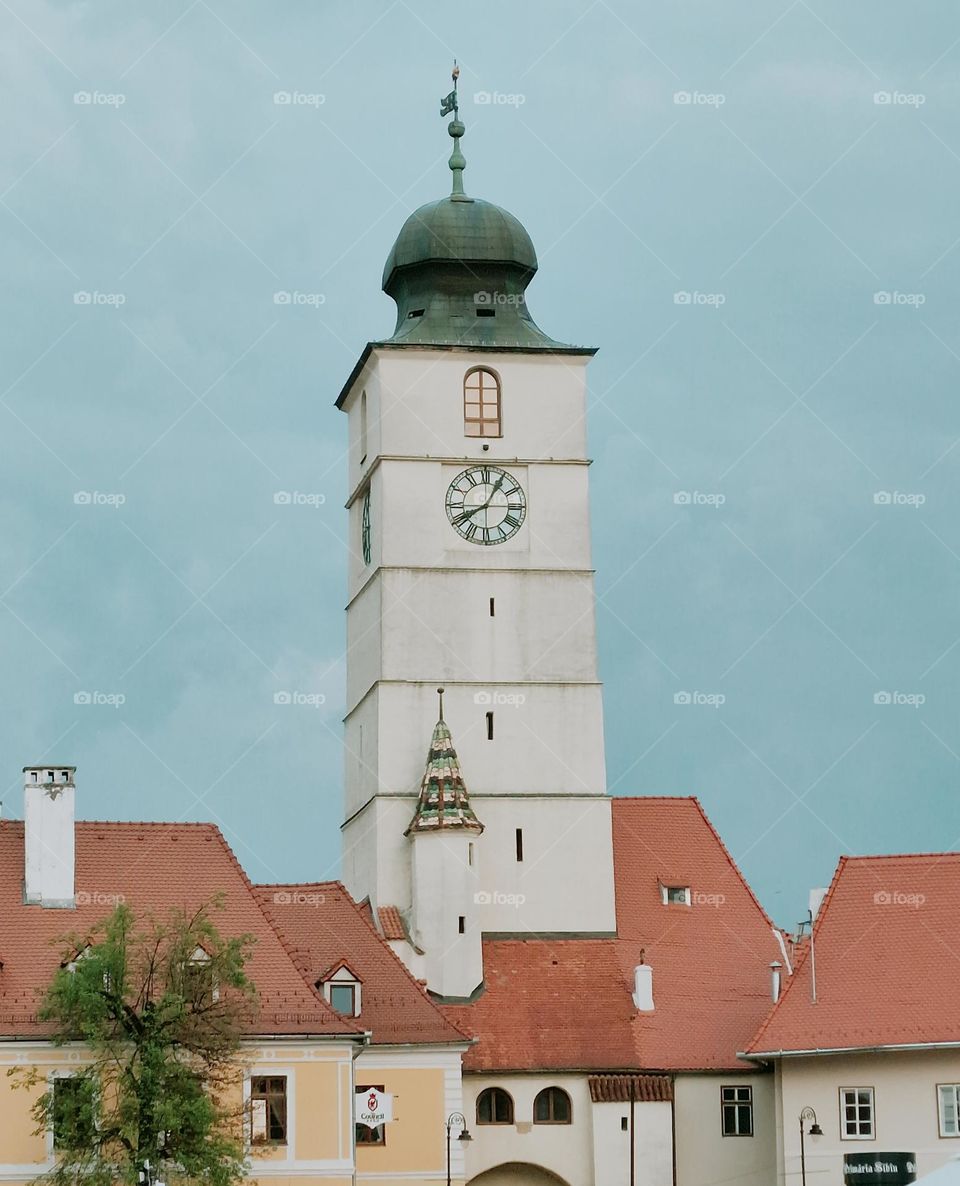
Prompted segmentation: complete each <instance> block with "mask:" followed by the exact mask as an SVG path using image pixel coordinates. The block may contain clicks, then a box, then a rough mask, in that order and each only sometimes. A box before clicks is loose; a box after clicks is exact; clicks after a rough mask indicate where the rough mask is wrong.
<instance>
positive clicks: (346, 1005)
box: [317, 964, 361, 1017]
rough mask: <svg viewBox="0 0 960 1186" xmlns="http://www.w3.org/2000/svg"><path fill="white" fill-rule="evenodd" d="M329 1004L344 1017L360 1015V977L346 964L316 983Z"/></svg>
mask: <svg viewBox="0 0 960 1186" xmlns="http://www.w3.org/2000/svg"><path fill="white" fill-rule="evenodd" d="M317 987H318V988H320V989H321V990H322V992H323V995H324V998H325V999H326V1001H327V1002H328V1003H329V1004H330V1006H331V1007H332V1008H334V1009H336V1011H337V1012H338V1013H340V1014H342V1015H343V1016H344V1017H359V1016H360V1005H361V1000H360V991H361V984H360V977H359V976H357V975H356V973H355V972H352V971H351V970H350V968H349V967H348V966H347V965H346V964H341V965H340V966H339V967H338V968H337V969H336V971H335V972H333V973H331V974H329V975H327V976H325V977H324V978H323V979H322V980H321V981H320V982H319V984H318V985H317Z"/></svg>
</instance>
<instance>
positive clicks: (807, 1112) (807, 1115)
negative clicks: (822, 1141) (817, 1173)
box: [800, 1108, 823, 1186]
mask: <svg viewBox="0 0 960 1186" xmlns="http://www.w3.org/2000/svg"><path fill="white" fill-rule="evenodd" d="M808 1120H812V1121H813V1123H812V1124H811V1125H810V1130H809V1131H810V1136H812V1137H822V1136H823V1129H822V1128H821V1127H820V1125H819V1124H817V1114H816V1112H814V1110H813V1108H804V1109H803V1111H802V1112H801V1113H800V1182H801V1186H807V1159H806V1154H805V1151H804V1148H803V1134H804V1131H805V1130H804V1127H803V1126H804V1124H806V1122H807V1121H808Z"/></svg>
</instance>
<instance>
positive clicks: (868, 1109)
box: [840, 1087, 876, 1141]
mask: <svg viewBox="0 0 960 1186" xmlns="http://www.w3.org/2000/svg"><path fill="white" fill-rule="evenodd" d="M873 1111H874V1109H873V1088H872V1087H841V1088H840V1136H841V1138H842V1139H843V1140H845V1141H872V1140H873V1139H874V1137H875V1136H876V1124H875V1122H874V1114H873Z"/></svg>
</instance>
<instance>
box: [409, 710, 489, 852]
mask: <svg viewBox="0 0 960 1186" xmlns="http://www.w3.org/2000/svg"><path fill="white" fill-rule="evenodd" d="M438 691H439V692H440V719H439V720H438V721H437V723H436V726H435V728H434V730H433V738H432V739H431V741H430V752H429V753H428V754H427V768H426V770H424V772H423V781H422V782H421V783H420V798H419V800H418V801H417V810H416V811H415V812H414V813H413V819H412V820H411V821H410V826H409V827H408V828H407V830H406V832H405V833H404V835H406V836H410V835H412V834H413V833H415V832H436V831H439V830H440V829H446V828H458V829H461V830H470V831H474V832H477V833H479V832H482V831H483V824H481V823H480V821H479V820H478V819H477V817H476V815H474V811H473V808H472V807H471V806H470V796H469V794H468V793H467V786H466V783H465V782H464V781H463V774H462V772H461V770H460V759H459V758H458V757H457V751H456V750H455V749H454V748H453V738H452V737H451V736H450V729H449V727H448V726H447V722H446V721H445V720H444V719H443V692H442V690H440V689H438Z"/></svg>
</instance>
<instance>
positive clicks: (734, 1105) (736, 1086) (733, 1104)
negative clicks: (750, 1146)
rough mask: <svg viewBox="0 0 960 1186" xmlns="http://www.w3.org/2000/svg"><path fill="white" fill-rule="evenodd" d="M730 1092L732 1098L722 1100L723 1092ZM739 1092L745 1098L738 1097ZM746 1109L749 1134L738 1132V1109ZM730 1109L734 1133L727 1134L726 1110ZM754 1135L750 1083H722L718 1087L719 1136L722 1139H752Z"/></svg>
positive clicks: (751, 1088) (751, 1086)
mask: <svg viewBox="0 0 960 1186" xmlns="http://www.w3.org/2000/svg"><path fill="white" fill-rule="evenodd" d="M727 1091H732V1092H734V1093H735V1094H734V1096H733V1097H732V1098H731V1099H724V1092H727ZM740 1092H746V1096H744V1097H743V1098H741V1097H740V1094H739V1093H740ZM741 1108H746V1109H747V1112H748V1115H749V1117H750V1130H749V1132H742V1131H741V1130H740V1109H741ZM728 1109H730V1110H731V1111H732V1113H733V1118H734V1131H733V1132H727V1110H728ZM753 1133H754V1126H753V1085H752V1084H750V1083H723V1084H721V1086H720V1135H721V1136H722V1137H752V1136H753Z"/></svg>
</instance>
